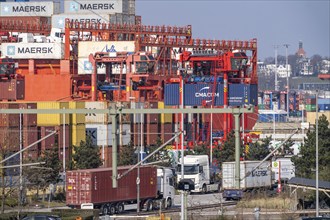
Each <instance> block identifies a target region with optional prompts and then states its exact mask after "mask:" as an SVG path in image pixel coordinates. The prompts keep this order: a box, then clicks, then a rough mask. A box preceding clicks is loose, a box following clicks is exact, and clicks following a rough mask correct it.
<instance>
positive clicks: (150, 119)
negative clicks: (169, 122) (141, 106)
mask: <svg viewBox="0 0 330 220" xmlns="http://www.w3.org/2000/svg"><path fill="white" fill-rule="evenodd" d="M146 108H151V109H157V108H158V102H149V103H147V106H146ZM159 118H160V114H147V117H146V120H147V121H146V122H145V123H146V124H148V123H150V124H153V123H159Z"/></svg>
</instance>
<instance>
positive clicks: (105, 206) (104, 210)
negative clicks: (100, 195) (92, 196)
mask: <svg viewBox="0 0 330 220" xmlns="http://www.w3.org/2000/svg"><path fill="white" fill-rule="evenodd" d="M101 212H102V214H103V215H108V213H109V206H108V204H105V205H103V206H102V208H101Z"/></svg>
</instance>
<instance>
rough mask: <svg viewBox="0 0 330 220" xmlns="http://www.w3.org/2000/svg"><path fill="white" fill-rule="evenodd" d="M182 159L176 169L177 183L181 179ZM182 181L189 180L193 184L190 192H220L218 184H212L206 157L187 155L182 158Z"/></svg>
mask: <svg viewBox="0 0 330 220" xmlns="http://www.w3.org/2000/svg"><path fill="white" fill-rule="evenodd" d="M181 164H182V159H181V160H180V163H179V164H178V167H177V173H178V178H177V180H178V182H179V181H180V180H181V179H182V177H181V176H182V175H181V166H182V165H181ZM183 177H184V179H191V180H192V181H193V182H194V184H195V190H193V191H192V192H203V193H206V192H210V191H218V190H220V185H219V184H220V183H213V182H212V181H211V176H210V165H209V158H208V155H187V156H185V157H184V176H183Z"/></svg>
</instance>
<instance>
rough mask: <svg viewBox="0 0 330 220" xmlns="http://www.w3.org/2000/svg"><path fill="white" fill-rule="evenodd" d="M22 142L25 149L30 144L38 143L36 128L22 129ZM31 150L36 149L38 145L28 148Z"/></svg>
mask: <svg viewBox="0 0 330 220" xmlns="http://www.w3.org/2000/svg"><path fill="white" fill-rule="evenodd" d="M22 139H23V140H22V141H23V143H22V144H23V147H24V148H26V147H28V146H29V145H30V144H33V143H34V142H36V141H38V127H36V126H35V127H23V134H22ZM29 149H33V150H37V149H38V144H36V145H34V146H33V147H31V148H29Z"/></svg>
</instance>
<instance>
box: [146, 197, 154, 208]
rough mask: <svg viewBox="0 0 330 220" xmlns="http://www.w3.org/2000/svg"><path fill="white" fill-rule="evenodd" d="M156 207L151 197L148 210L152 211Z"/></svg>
mask: <svg viewBox="0 0 330 220" xmlns="http://www.w3.org/2000/svg"><path fill="white" fill-rule="evenodd" d="M153 209H154V204H153V202H152V200H151V199H149V200H148V201H147V211H152V210H153Z"/></svg>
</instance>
